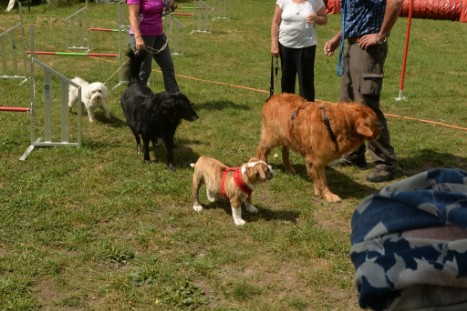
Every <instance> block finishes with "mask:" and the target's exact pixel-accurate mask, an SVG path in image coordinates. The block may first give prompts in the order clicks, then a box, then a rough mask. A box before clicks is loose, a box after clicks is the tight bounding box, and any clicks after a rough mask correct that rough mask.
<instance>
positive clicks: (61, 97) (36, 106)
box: [19, 26, 82, 161]
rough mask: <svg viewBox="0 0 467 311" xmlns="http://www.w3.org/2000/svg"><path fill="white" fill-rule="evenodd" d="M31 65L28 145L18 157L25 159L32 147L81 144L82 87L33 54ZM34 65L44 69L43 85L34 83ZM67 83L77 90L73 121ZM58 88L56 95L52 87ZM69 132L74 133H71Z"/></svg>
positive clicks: (31, 31) (78, 145)
mask: <svg viewBox="0 0 467 311" xmlns="http://www.w3.org/2000/svg"><path fill="white" fill-rule="evenodd" d="M30 49H31V51H34V28H33V26H31V27H30ZM30 66H31V69H30V74H31V76H30V79H29V80H30V93H29V94H30V102H31V104H30V106H31V108H30V116H31V144H30V146H29V147H28V148H27V149H26V151H25V152H24V154H23V155H22V156H21V157H20V158H19V159H20V160H21V161H25V160H26V158H27V157H28V155H29V154H30V153H31V152H32V151H33V150H34V148H35V147H56V146H72V147H78V148H79V147H81V115H82V107H81V106H82V105H81V87H80V86H79V85H78V84H76V83H74V82H73V81H72V80H70V79H68V78H67V77H65V76H64V75H62V74H61V73H59V72H58V71H55V70H54V69H52V68H51V67H49V66H47V65H46V64H44V63H43V62H41V61H39V60H38V59H36V58H35V57H34V56H32V57H31V64H30ZM36 66H38V67H40V69H41V71H42V72H43V85H42V86H39V85H36V76H35V67H36ZM57 81H58V86H57V87H54V83H56V82H57ZM70 86H73V87H75V88H77V90H78V100H77V108H78V116H77V117H76V119H75V122H73V123H72V122H70V121H71V118H70V111H69V108H68V96H69V93H68V90H69V87H70ZM57 89H59V91H58V93H59V94H58V95H57V94H56V93H54V90H55V91H57ZM37 90H42V91H43V95H42V98H40V99H38V98H36V97H37V94H36V91H37ZM54 95H55V96H54ZM57 102H58V105H57ZM55 108H58V109H55ZM72 132H74V133H73V135H72ZM72 136H74V137H72Z"/></svg>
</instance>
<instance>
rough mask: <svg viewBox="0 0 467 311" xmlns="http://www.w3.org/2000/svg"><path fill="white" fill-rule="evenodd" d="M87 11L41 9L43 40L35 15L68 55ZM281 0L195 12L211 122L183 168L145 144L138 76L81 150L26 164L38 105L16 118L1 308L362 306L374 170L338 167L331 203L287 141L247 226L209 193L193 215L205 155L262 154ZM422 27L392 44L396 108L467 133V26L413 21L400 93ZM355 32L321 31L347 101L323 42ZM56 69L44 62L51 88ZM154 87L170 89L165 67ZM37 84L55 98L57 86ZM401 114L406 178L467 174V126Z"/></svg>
mask: <svg viewBox="0 0 467 311" xmlns="http://www.w3.org/2000/svg"><path fill="white" fill-rule="evenodd" d="M181 4H182V5H183V4H187V5H189V3H188V2H182V3H181ZM81 7H82V4H81V5H80V4H75V5H73V6H64V7H60V8H55V7H48V6H47V5H40V6H33V7H32V8H31V12H30V13H29V12H28V11H27V9H26V10H25V12H24V15H23V20H24V23H25V26H26V35H25V37H26V39H25V40H24V44H25V46H28V45H29V43H28V42H27V38H29V31H28V29H29V25H34V31H35V39H36V40H35V48H36V50H48V51H50V50H55V51H64V50H66V48H65V44H64V34H63V30H62V28H63V27H62V26H63V23H64V21H63V20H64V18H65V17H66V16H68V15H70V14H72V13H73V12H75V11H76V10H78V9H79V8H81ZM89 8H90V21H91V22H90V26H91V27H104V28H105V27H108V28H115V25H116V18H117V9H116V5H115V4H99V5H97V4H94V3H91V4H89ZM273 9H274V4H273V2H270V3H266V2H265V1H259V0H256V1H245V0H237V1H235V2H234V3H232V4H230V3H229V9H228V15H229V17H230V19H229V20H224V21H214V22H213V32H212V34H197V33H195V34H191V35H189V34H188V33H189V32H190V31H191V29H192V20H191V18H185V17H180V20H181V21H182V22H183V23H184V24H185V29H184V31H183V32H182V33H181V34H180V36H181V39H183V56H175V57H174V61H175V66H176V74H177V76H178V83H179V85H180V88H181V90H182V91H183V92H184V93H185V94H187V96H188V97H189V98H190V99H191V100H192V101H193V102H194V103H195V105H196V109H197V111H198V113H199V115H200V119H199V120H198V121H197V122H194V123H190V122H183V123H182V124H181V126H180V127H179V130H178V131H177V135H176V144H177V148H176V150H175V159H176V162H177V165H178V170H177V171H176V172H175V173H172V172H169V171H167V170H166V164H165V150H164V148H163V147H162V146H159V147H158V149H157V150H156V156H157V161H156V162H155V163H154V164H150V165H147V164H144V163H143V159H142V155H137V154H136V152H135V143H134V140H133V137H132V135H131V132H130V130H129V129H128V128H127V126H126V124H125V122H124V117H123V115H122V111H121V108H120V103H119V98H120V95H121V93H122V91H123V89H124V88H123V87H120V88H117V89H115V90H114V91H113V93H112V95H111V97H110V99H109V103H110V106H111V111H112V114H113V118H112V120H111V121H110V122H106V121H105V120H103V115H102V113H98V116H97V117H98V122H96V123H94V124H90V123H89V122H88V121H87V117H86V116H85V115H83V117H82V120H81V121H82V126H83V128H82V134H83V144H82V147H81V148H73V147H70V148H65V147H56V148H36V149H35V150H34V151H33V152H32V153H31V154H30V156H29V157H28V159H27V161H25V162H22V161H19V160H18V158H19V157H20V156H21V154H22V153H23V152H24V151H25V150H26V148H27V147H28V146H29V143H30V135H29V116H28V114H24V113H7V112H2V113H0V124H2V134H1V135H0V152H1V158H0V215H1V218H0V219H1V230H0V276H1V277H0V309H2V310H39V309H44V310H207V309H210V310H358V309H359V308H358V303H357V294H356V291H355V288H354V287H353V272H354V271H353V266H352V264H351V262H350V259H349V256H348V252H349V248H350V242H349V234H350V218H351V216H352V213H353V211H354V209H355V207H356V205H357V204H358V203H359V202H360V200H362V199H363V198H364V197H365V196H367V195H369V194H372V193H374V192H375V191H378V190H379V189H381V188H382V187H383V186H385V185H386V184H371V183H368V182H366V179H365V178H366V174H367V172H361V171H358V170H356V169H353V168H328V169H327V172H326V173H327V178H328V182H329V185H330V188H331V189H332V190H333V191H334V192H335V193H337V194H339V195H340V196H342V197H343V199H344V200H343V201H342V202H341V203H337V204H330V203H326V202H324V201H322V200H320V199H318V198H316V197H314V196H313V191H312V184H311V182H310V181H309V180H308V178H307V176H306V172H305V167H304V161H303V159H302V158H301V157H300V156H299V155H297V154H293V155H292V162H293V165H294V168H295V169H296V171H297V175H295V176H291V175H288V174H286V173H284V172H282V171H281V169H282V164H281V162H280V157H277V158H275V157H273V155H274V153H276V152H279V150H275V151H273V152H272V156H271V157H270V162H271V163H272V165H273V166H274V167H275V169H276V175H275V177H274V178H273V179H272V180H271V181H270V182H268V183H266V184H263V185H260V186H259V187H257V189H255V192H254V195H253V201H254V204H255V205H256V206H257V207H258V208H259V209H260V213H259V214H257V215H249V214H246V213H244V216H245V219H246V220H247V222H248V224H247V225H246V226H244V227H242V228H239V227H236V226H235V225H234V224H233V222H232V218H231V215H230V210H229V207H228V205H227V204H226V203H218V204H210V205H208V204H207V200H206V198H205V195H204V191H202V193H201V200H202V203H203V204H204V205H205V207H207V208H205V209H204V211H203V212H202V213H200V214H197V213H195V212H194V211H193V209H192V208H191V176H192V169H191V168H190V166H189V164H190V163H192V162H194V161H196V159H197V157H198V156H199V155H208V156H213V157H216V158H218V159H219V160H221V161H223V162H225V163H228V164H230V165H238V164H240V163H242V162H244V161H246V160H247V159H248V158H249V157H251V156H253V155H254V154H255V149H256V144H257V142H258V138H259V132H260V117H261V107H262V104H263V103H264V101H265V99H266V98H267V96H268V89H269V69H270V68H269V66H270V51H269V50H270V38H269V29H270V23H271V19H272V13H273ZM17 22H18V14H16V13H14V12H13V13H9V14H6V13H5V12H4V10H2V11H1V12H0V31H2V32H3V31H5V30H6V29H9V28H10V27H11V26H13V25H15V24H16V23H17ZM406 24H407V19H406V18H400V19H399V20H398V22H397V24H396V26H395V28H394V30H393V32H392V35H391V38H390V51H389V55H388V58H387V61H386V71H385V75H386V77H385V82H384V87H383V94H382V103H381V104H382V106H383V110H384V111H385V112H387V113H390V114H394V115H399V116H405V117H410V118H415V119H424V120H432V121H436V122H440V123H443V124H447V125H457V126H459V127H463V128H465V127H467V112H466V104H467V102H466V98H467V84H466V81H467V73H466V71H465V68H466V66H467V59H466V58H465V55H464V54H465V47H464V45H465V42H466V39H467V28H466V25H465V24H461V23H459V22H451V21H434V20H421V19H415V20H413V22H412V30H411V38H412V39H411V41H410V47H409V53H408V62H407V71H406V77H405V85H404V95H405V96H406V97H407V100H405V101H395V100H394V97H396V96H397V95H398V93H399V80H400V70H401V63H402V57H403V47H404V41H405V30H406ZM339 27H340V24H339V16H330V20H329V24H328V25H327V26H324V27H320V28H319V30H318V33H319V40H320V42H319V46H318V53H317V57H316V73H315V76H316V90H317V98H318V99H321V100H326V101H336V100H337V99H338V94H339V79H338V78H337V76H336V74H335V69H336V65H337V59H336V57H332V58H328V57H325V56H324V55H323V53H322V52H321V51H322V46H323V43H324V42H325V40H327V38H330V37H331V36H332V35H333V34H334V33H335V31H337V29H339ZM92 39H93V40H92V42H93V45H94V48H95V49H94V52H103V53H104V52H105V53H115V52H116V49H117V44H116V34H113V33H111V34H109V33H92ZM26 49H29V48H26ZM38 58H39V59H40V60H41V61H42V62H45V63H46V64H48V65H49V66H51V67H52V68H54V69H55V70H57V71H58V72H60V73H62V74H64V75H65V76H66V77H69V78H72V77H74V76H75V75H78V76H81V77H82V78H84V79H86V80H90V81H91V80H92V81H106V80H108V79H109V78H110V80H109V81H108V85H109V86H111V87H112V86H114V85H115V84H117V83H118V76H115V75H114V76H112V74H114V73H115V71H116V70H117V69H118V66H119V62H118V60H116V59H102V58H97V59H96V58H94V59H93V58H79V57H76V58H70V57H58V56H54V57H51V56H39V57H38ZM154 69H157V67H156V66H155V67H154ZM111 76H112V77H111ZM42 79H43V77H42V72H41V71H38V72H36V80H37V81H36V83H37V85H41V83H42ZM218 82H219V83H218ZM18 83H19V81H16V80H11V79H10V80H0V85H1V93H0V106H23V107H27V106H28V105H29V84H28V83H26V84H23V85H21V86H19V85H18ZM276 85H277V84H276ZM151 87H152V88H153V89H154V90H155V91H161V90H162V82H161V74H160V72H159V71H158V70H156V71H154V73H153V74H152V77H151ZM36 92H37V94H38V99H37V100H38V101H39V102H40V101H41V97H40V95H41V94H42V90H41V87H38V88H36ZM54 103H59V100H58V99H54ZM72 116H73V117H75V116H76V114H73V115H72ZM74 120H75V119H74ZM388 122H389V127H390V131H391V134H392V142H393V144H394V147H395V149H396V152H397V155H398V158H399V165H400V171H399V173H398V175H397V178H398V179H402V178H405V177H407V176H411V175H413V174H415V173H418V172H421V171H424V170H426V169H428V168H430V167H461V168H463V169H466V168H467V160H466V158H467V153H466V150H467V132H466V131H463V130H460V129H455V128H449V127H445V126H440V125H434V124H429V123H424V122H420V121H417V120H407V119H402V118H398V117H396V118H394V117H389V118H388Z"/></svg>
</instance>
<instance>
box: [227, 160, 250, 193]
mask: <svg viewBox="0 0 467 311" xmlns="http://www.w3.org/2000/svg"><path fill="white" fill-rule="evenodd" d="M228 172H233V179H234V182H235V184H236V185H237V187H239V188H240V189H241V190H242V191H243V192H245V193H246V194H247V195H248V196H250V195H251V193H252V192H253V190H252V189H251V188H250V187H248V185H247V184H246V183H245V182H244V181H243V178H242V172H241V171H240V167H228V168H226V169H225V170H224V172H222V181H221V194H222V196H223V197H225V198H228V196H227V193H226V191H225V179H226V177H227V173H228Z"/></svg>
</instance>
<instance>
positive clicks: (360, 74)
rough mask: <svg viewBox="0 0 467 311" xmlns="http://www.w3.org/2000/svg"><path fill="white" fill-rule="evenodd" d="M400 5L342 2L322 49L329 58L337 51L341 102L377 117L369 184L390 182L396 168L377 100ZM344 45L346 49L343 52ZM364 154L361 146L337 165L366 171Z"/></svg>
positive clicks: (394, 1)
mask: <svg viewBox="0 0 467 311" xmlns="http://www.w3.org/2000/svg"><path fill="white" fill-rule="evenodd" d="M402 2H403V0H341V1H340V7H341V19H342V21H341V23H342V27H341V30H340V31H339V32H337V34H336V35H335V36H334V37H332V38H331V39H330V40H329V41H327V42H326V44H325V45H324V53H325V54H326V55H328V56H331V55H333V54H334V51H335V50H336V49H337V48H338V47H340V49H339V64H338V68H337V74H338V75H339V76H341V93H340V99H341V101H344V102H353V101H355V102H360V103H362V104H364V105H367V106H369V107H371V108H372V109H373V110H374V111H375V112H376V115H377V116H378V119H379V122H380V126H381V129H382V131H381V135H380V137H379V138H378V139H375V140H372V141H369V142H368V149H369V150H370V154H371V157H372V159H373V162H374V164H375V170H374V172H372V173H371V174H370V175H368V177H367V180H368V181H370V182H385V181H389V180H392V179H393V178H394V175H395V172H396V168H397V159H396V154H395V152H394V148H393V146H392V145H391V142H390V135H389V129H388V126H387V122H386V118H385V117H384V114H383V112H382V111H381V109H380V104H379V100H380V96H381V88H382V85H383V77H384V71H383V67H384V62H385V60H386V55H387V51H388V46H387V39H388V37H389V32H390V30H391V29H392V27H393V26H394V24H395V23H396V20H397V18H398V16H399V14H400V11H401V9H402ZM345 43H347V47H346V49H345V51H344V45H345ZM365 152H366V147H365V144H362V145H361V147H360V148H359V149H358V150H356V151H355V152H354V153H352V154H350V155H349V156H347V157H345V158H342V159H340V160H338V161H337V163H338V164H341V165H354V166H357V167H359V168H361V169H366V168H367V162H366V158H365Z"/></svg>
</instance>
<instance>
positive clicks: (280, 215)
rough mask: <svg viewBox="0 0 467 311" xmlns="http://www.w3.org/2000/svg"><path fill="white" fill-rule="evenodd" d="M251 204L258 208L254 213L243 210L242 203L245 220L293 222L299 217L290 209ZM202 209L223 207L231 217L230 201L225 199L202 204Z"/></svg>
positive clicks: (243, 208)
mask: <svg viewBox="0 0 467 311" xmlns="http://www.w3.org/2000/svg"><path fill="white" fill-rule="evenodd" d="M253 205H254V206H255V207H256V208H258V210H259V212H258V213H256V214H253V213H249V212H247V211H246V210H245V206H244V205H243V204H242V218H243V219H244V220H245V221H246V222H255V221H257V220H258V219H264V220H266V221H287V222H291V223H293V224H295V223H297V219H298V218H299V217H300V213H299V212H297V211H292V210H270V209H267V208H265V207H262V206H261V205H258V204H255V203H254V202H253ZM203 209H206V210H209V209H223V210H224V212H225V213H226V214H228V215H229V217H232V208H231V207H230V203H229V202H228V201H227V200H225V199H220V200H219V201H216V202H213V203H209V204H203Z"/></svg>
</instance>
